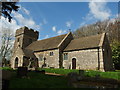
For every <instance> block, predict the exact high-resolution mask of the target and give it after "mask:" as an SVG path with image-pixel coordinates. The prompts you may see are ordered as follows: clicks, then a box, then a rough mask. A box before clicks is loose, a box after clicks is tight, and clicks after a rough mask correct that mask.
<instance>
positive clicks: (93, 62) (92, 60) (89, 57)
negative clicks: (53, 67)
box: [63, 49, 102, 70]
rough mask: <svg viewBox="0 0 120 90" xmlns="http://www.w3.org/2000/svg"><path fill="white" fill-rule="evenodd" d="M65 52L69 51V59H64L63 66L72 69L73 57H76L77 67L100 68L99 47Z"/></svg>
mask: <svg viewBox="0 0 120 90" xmlns="http://www.w3.org/2000/svg"><path fill="white" fill-rule="evenodd" d="M64 53H68V60H63V67H64V68H65V69H72V59H73V58H76V69H83V70H88V69H89V70H97V69H98V49H88V50H79V51H71V52H64ZM99 57H100V56H99ZM101 59H102V57H101Z"/></svg>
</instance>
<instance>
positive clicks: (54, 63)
mask: <svg viewBox="0 0 120 90" xmlns="http://www.w3.org/2000/svg"><path fill="white" fill-rule="evenodd" d="M50 52H53V56H50ZM35 55H36V57H37V58H39V56H41V57H42V60H41V61H40V60H39V61H38V63H39V67H42V65H43V64H44V58H46V60H45V64H46V66H45V67H47V68H50V67H54V68H59V49H55V50H48V51H43V52H36V53H35Z"/></svg>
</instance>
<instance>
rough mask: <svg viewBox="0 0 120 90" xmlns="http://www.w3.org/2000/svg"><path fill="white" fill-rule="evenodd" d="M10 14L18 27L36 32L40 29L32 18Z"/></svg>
mask: <svg viewBox="0 0 120 90" xmlns="http://www.w3.org/2000/svg"><path fill="white" fill-rule="evenodd" d="M12 14H13V16H14V18H15V19H16V21H17V23H18V24H19V25H20V26H27V27H29V28H33V29H36V30H38V29H40V25H37V24H36V23H35V21H34V20H33V19H32V18H25V17H23V15H22V14H20V13H18V12H13V13H12Z"/></svg>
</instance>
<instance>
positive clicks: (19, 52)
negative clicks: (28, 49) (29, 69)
mask: <svg viewBox="0 0 120 90" xmlns="http://www.w3.org/2000/svg"><path fill="white" fill-rule="evenodd" d="M16 58H18V67H19V66H22V65H23V52H22V50H21V49H20V48H17V49H16V51H14V53H13V56H12V58H11V60H10V63H11V68H15V59H16Z"/></svg>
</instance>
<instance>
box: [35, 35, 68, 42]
mask: <svg viewBox="0 0 120 90" xmlns="http://www.w3.org/2000/svg"><path fill="white" fill-rule="evenodd" d="M63 35H67V34H62V35H58V36H54V37H50V38H46V39H42V40H47V39H51V38H55V37H60V36H63ZM42 40H37V41H42ZM35 42H36V41H35Z"/></svg>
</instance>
